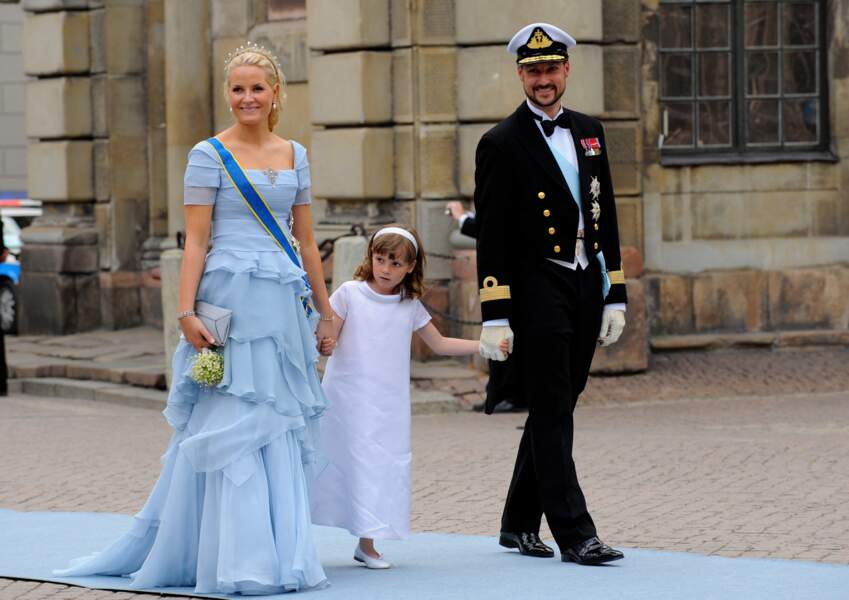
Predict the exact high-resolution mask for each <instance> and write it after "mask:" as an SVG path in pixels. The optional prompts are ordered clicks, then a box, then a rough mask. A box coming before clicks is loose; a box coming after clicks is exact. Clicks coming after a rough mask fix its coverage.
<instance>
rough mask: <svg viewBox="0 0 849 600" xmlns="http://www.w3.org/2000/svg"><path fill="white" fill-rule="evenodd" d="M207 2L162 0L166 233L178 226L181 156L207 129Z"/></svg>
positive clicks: (180, 225) (209, 128)
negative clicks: (166, 181) (166, 0)
mask: <svg viewBox="0 0 849 600" xmlns="http://www.w3.org/2000/svg"><path fill="white" fill-rule="evenodd" d="M210 50H211V49H210V44H209V2H208V1H207V0H181V1H180V2H165V116H166V122H167V123H168V126H167V133H166V140H167V142H166V143H167V153H166V154H167V161H168V162H167V166H168V170H167V173H168V235H169V238H173V237H174V236H175V235H176V233H177V232H178V231H180V230H182V229H183V227H184V222H183V175H184V172H185V170H186V156H187V155H188V153H189V150H191V149H192V146H194V145H195V144H196V143H198V142H199V141H201V140H203V139H206V138H207V137H209V135H210V134H211V133H212V99H211V96H210V94H211V93H212V90H211V85H210V84H211V73H210Z"/></svg>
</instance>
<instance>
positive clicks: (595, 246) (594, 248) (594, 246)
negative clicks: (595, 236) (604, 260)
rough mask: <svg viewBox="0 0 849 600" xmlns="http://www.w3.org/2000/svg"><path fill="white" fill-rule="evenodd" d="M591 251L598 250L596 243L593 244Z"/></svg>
mask: <svg viewBox="0 0 849 600" xmlns="http://www.w3.org/2000/svg"><path fill="white" fill-rule="evenodd" d="M593 250H598V242H595V243H594V244H593Z"/></svg>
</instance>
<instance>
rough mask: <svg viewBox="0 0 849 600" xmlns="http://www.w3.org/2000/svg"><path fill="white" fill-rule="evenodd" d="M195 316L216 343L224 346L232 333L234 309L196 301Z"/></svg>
mask: <svg viewBox="0 0 849 600" xmlns="http://www.w3.org/2000/svg"><path fill="white" fill-rule="evenodd" d="M195 316H196V317H197V318H198V319H200V322H201V323H203V326H204V327H206V329H207V331H209V333H211V334H212V337H214V338H215V345H216V346H223V345H224V342H226V341H227V336H228V335H229V334H230V318H231V317H232V316H233V311H232V310H230V309H229V308H221V307H220V306H215V305H214V304H209V303H207V302H196V303H195Z"/></svg>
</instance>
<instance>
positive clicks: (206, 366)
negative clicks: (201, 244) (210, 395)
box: [192, 348, 224, 387]
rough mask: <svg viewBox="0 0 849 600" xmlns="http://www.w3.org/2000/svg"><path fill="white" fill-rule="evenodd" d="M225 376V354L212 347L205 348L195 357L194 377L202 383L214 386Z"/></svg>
mask: <svg viewBox="0 0 849 600" xmlns="http://www.w3.org/2000/svg"><path fill="white" fill-rule="evenodd" d="M223 378H224V355H223V354H221V352H217V351H215V350H212V349H210V348H204V349H203V350H201V351H200V353H199V354H198V355H197V357H195V362H194V364H193V365H192V379H194V380H195V381H196V382H197V383H199V384H200V385H203V386H206V387H212V386H215V385H218V384H219V383H221V380H222V379H223Z"/></svg>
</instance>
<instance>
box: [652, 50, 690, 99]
mask: <svg viewBox="0 0 849 600" xmlns="http://www.w3.org/2000/svg"><path fill="white" fill-rule="evenodd" d="M660 68H661V69H663V89H662V90H661V91H660V93H661V95H663V96H664V97H672V98H681V97H684V98H689V97H691V96H692V95H693V84H692V80H693V74H692V71H693V58H692V56H690V55H689V54H663V55H661V60H660Z"/></svg>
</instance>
